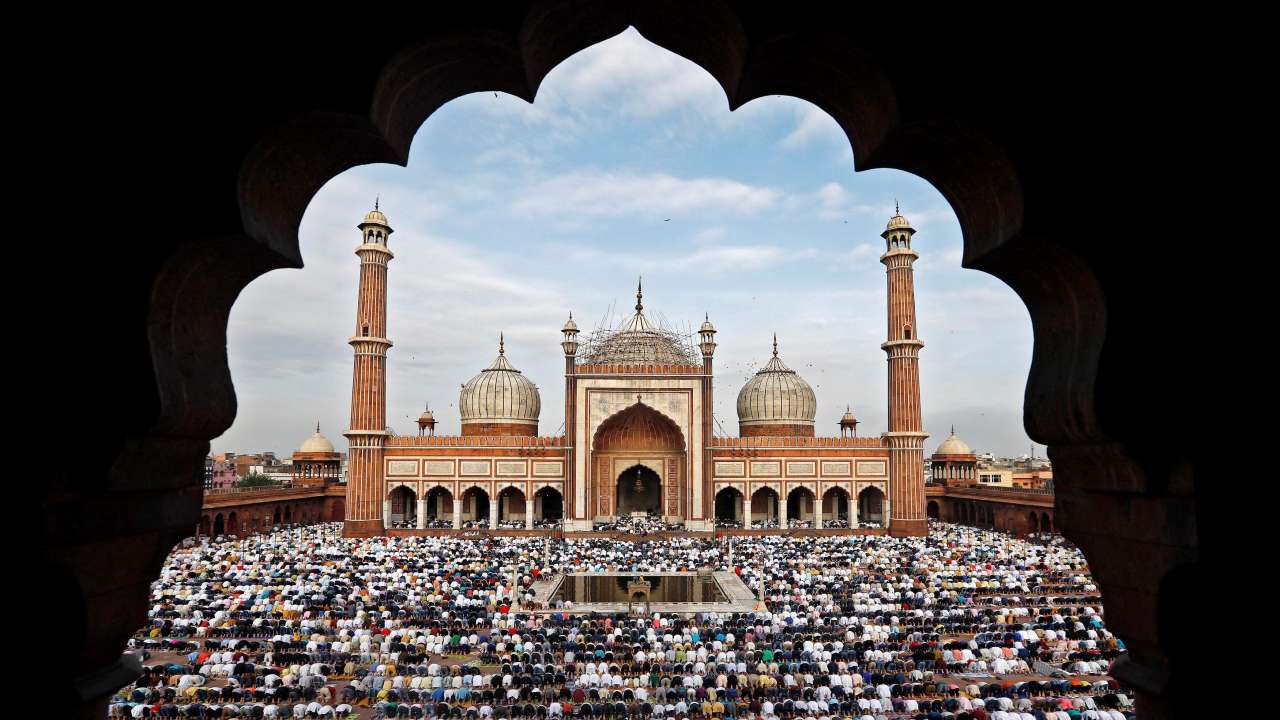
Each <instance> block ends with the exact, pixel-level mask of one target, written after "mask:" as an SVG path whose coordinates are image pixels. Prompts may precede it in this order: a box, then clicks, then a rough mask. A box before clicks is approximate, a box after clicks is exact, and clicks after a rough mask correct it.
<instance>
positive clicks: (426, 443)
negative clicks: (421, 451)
mask: <svg viewBox="0 0 1280 720" xmlns="http://www.w3.org/2000/svg"><path fill="white" fill-rule="evenodd" d="M567 446H568V442H567V441H566V440H565V437H564V436H563V435H554V436H529V435H422V436H408V435H392V436H389V437H388V438H387V444H386V447H460V448H469V447H521V448H557V449H563V448H565V447H567Z"/></svg>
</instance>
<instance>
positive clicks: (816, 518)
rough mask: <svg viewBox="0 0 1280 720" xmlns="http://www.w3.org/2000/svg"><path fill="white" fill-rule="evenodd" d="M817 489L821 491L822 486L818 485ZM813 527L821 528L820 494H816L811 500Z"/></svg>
mask: <svg viewBox="0 0 1280 720" xmlns="http://www.w3.org/2000/svg"><path fill="white" fill-rule="evenodd" d="M818 491H819V492H821V491H822V488H821V487H819V488H818ZM813 527H814V529H816V530H821V529H822V496H821V495H818V496H817V497H815V498H814V500H813Z"/></svg>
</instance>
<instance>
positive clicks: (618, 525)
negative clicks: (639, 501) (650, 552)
mask: <svg viewBox="0 0 1280 720" xmlns="http://www.w3.org/2000/svg"><path fill="white" fill-rule="evenodd" d="M592 529H593V530H595V531H596V532H616V533H623V534H626V535H654V534H657V533H661V532H674V531H677V530H682V529H684V523H683V522H680V521H666V520H663V519H662V517H661V516H659V515H656V514H654V513H646V514H633V515H623V516H619V517H618V518H617V519H616V520H612V521H601V522H597V523H594V524H593V526H592Z"/></svg>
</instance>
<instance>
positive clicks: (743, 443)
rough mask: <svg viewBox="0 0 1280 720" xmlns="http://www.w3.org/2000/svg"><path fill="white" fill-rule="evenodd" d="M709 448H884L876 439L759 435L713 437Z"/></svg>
mask: <svg viewBox="0 0 1280 720" xmlns="http://www.w3.org/2000/svg"><path fill="white" fill-rule="evenodd" d="M711 447H713V448H715V449H717V450H719V449H722V448H723V449H726V450H757V449H759V450H765V449H772V448H877V449H883V448H884V447H885V446H884V444H883V442H882V441H881V440H880V438H878V437H860V438H855V437H802V436H797V435H760V436H755V437H715V438H711Z"/></svg>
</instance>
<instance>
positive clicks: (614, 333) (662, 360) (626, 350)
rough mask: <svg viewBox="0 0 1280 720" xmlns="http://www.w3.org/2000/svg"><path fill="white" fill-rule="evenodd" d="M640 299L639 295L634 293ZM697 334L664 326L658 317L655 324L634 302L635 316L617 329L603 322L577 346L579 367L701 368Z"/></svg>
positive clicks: (639, 305)
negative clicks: (670, 366) (654, 365)
mask: <svg viewBox="0 0 1280 720" xmlns="http://www.w3.org/2000/svg"><path fill="white" fill-rule="evenodd" d="M637 295H639V293H637ZM696 338H697V333H696V332H694V331H693V330H692V329H690V330H688V331H684V332H682V331H680V330H676V329H673V328H670V327H668V326H667V324H666V322H665V320H664V319H663V318H661V317H659V319H658V324H656V325H655V324H654V323H652V322H650V321H649V319H648V318H646V317H645V316H644V309H643V306H642V305H641V304H640V302H639V299H638V298H637V303H636V313H635V314H634V315H632V316H631V317H630V318H627V320H625V321H624V322H623V323H622V324H621V325H619V326H618V327H617V328H616V329H610V328H609V327H608V324H607V322H606V321H602V322H601V326H600V327H597V328H596V329H595V330H593V331H591V332H590V333H588V334H586V335H584V336H583V337H582V340H581V341H580V344H579V345H578V356H577V364H579V365H652V364H657V365H701V364H702V353H701V352H700V351H699V350H698V345H697V339H696Z"/></svg>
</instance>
